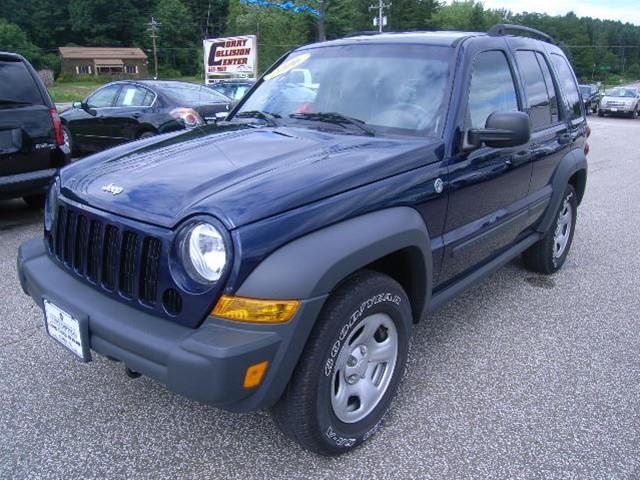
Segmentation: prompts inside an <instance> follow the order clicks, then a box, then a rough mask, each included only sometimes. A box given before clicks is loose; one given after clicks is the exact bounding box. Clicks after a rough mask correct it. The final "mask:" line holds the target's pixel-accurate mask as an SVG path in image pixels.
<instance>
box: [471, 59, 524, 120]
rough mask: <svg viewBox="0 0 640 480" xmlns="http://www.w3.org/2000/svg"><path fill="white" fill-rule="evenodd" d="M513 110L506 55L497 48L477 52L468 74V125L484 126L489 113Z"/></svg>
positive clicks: (513, 91) (515, 100) (514, 100)
mask: <svg viewBox="0 0 640 480" xmlns="http://www.w3.org/2000/svg"><path fill="white" fill-rule="evenodd" d="M517 110H518V97H517V94H516V86H515V84H514V82H513V75H512V73H511V68H509V63H508V62H507V57H506V56H505V54H504V53H503V52H501V51H499V50H492V51H489V52H482V53H479V54H478V56H477V57H476V59H475V62H474V65H473V73H472V74H471V85H470V87H469V107H468V110H467V122H468V123H470V125H471V128H484V127H485V124H486V123H487V118H488V117H489V115H491V114H492V113H494V112H511V111H517Z"/></svg>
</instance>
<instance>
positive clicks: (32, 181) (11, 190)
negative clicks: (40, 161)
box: [0, 168, 58, 198]
mask: <svg viewBox="0 0 640 480" xmlns="http://www.w3.org/2000/svg"><path fill="white" fill-rule="evenodd" d="M57 172H58V170H57V169H56V168H49V169H46V170H38V171H35V172H28V173H18V174H15V175H5V176H0V198H12V197H22V196H27V195H33V194H37V193H40V192H43V191H44V190H45V188H46V187H47V186H48V185H49V183H50V182H51V179H52V178H53V177H54V176H55V175H56V173H57Z"/></svg>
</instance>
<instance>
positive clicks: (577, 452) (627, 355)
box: [0, 116, 640, 480]
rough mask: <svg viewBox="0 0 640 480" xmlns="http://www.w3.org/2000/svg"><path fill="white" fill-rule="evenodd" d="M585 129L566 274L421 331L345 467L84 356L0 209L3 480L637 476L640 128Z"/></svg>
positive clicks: (504, 274)
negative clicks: (40, 300) (29, 292)
mask: <svg viewBox="0 0 640 480" xmlns="http://www.w3.org/2000/svg"><path fill="white" fill-rule="evenodd" d="M590 122H591V125H592V128H593V135H592V138H591V141H590V143H591V155H590V172H589V174H590V176H589V181H588V190H587V194H586V197H585V199H584V202H583V204H582V205H581V207H580V210H579V215H578V224H577V233H576V238H575V241H574V245H573V249H572V251H571V254H570V256H569V258H568V260H567V263H566V265H565V268H564V269H563V270H562V271H561V272H560V273H558V274H556V275H554V276H553V277H542V276H538V275H535V274H531V273H528V272H527V271H525V270H524V269H523V268H522V265H521V263H520V262H519V261H515V262H512V263H511V264H510V265H508V266H507V267H505V268H503V269H502V270H501V271H499V272H498V273H496V274H494V275H493V276H492V277H490V278H489V279H487V280H486V281H485V282H484V283H483V284H482V285H480V286H478V287H476V288H474V289H473V290H470V291H468V292H467V293H466V294H464V295H463V296H462V297H460V298H458V299H457V300H456V301H454V302H453V303H451V304H449V305H448V306H446V307H445V308H443V309H442V310H440V311H439V312H437V313H436V314H435V315H433V316H432V317H431V318H430V319H429V320H428V321H427V322H425V323H422V324H420V325H418V326H417V327H416V328H415V331H414V341H413V347H412V351H411V355H410V361H409V368H408V372H407V375H406V378H405V380H404V382H403V384H402V385H401V388H400V392H399V396H398V398H397V400H396V401H395V403H394V405H393V408H392V412H391V415H390V416H389V418H388V420H387V424H386V427H385V428H384V429H383V430H382V431H381V432H380V433H379V434H378V435H377V436H375V437H374V438H373V439H372V441H370V442H369V443H367V444H366V445H365V446H363V447H362V448H360V449H358V450H357V451H355V452H353V453H351V454H348V455H345V456H342V457H340V458H335V459H325V458H320V457H317V456H314V455H312V454H309V453H307V452H304V451H302V450H300V449H299V448H298V447H297V445H295V444H294V443H292V442H290V441H288V440H287V439H286V438H284V437H283V436H282V435H281V434H280V432H279V431H278V430H277V429H276V427H275V426H274V425H273V424H272V422H271V421H270V418H269V416H268V414H267V413H265V412H259V413H255V414H250V415H235V414H230V413H226V412H223V411H220V410H216V409H214V408H211V407H208V406H204V405H200V404H198V403H195V402H192V401H190V400H187V399H185V398H182V397H180V396H178V395H175V394H173V393H171V392H169V391H167V390H166V389H165V388H164V387H163V386H162V385H159V384H157V383H155V382H154V381H151V380H149V379H147V378H140V379H138V380H131V379H129V378H128V377H126V376H125V374H124V368H123V366H122V365H121V364H116V363H112V362H109V361H107V360H104V359H101V358H98V359H97V360H96V361H94V362H92V363H89V364H80V363H78V362H76V361H74V359H73V358H72V357H71V354H69V353H67V352H66V351H65V350H64V349H63V348H61V347H59V346H58V345H56V344H55V343H54V342H53V341H52V340H50V339H49V338H48V337H47V335H46V333H45V331H44V329H43V322H42V315H41V313H40V311H39V310H38V309H37V308H36V307H35V306H34V305H33V302H32V301H31V300H30V299H29V298H27V297H26V296H24V295H23V294H22V292H21V290H20V287H19V285H18V280H17V278H16V273H15V257H16V252H17V248H18V245H19V244H20V242H22V241H24V240H27V239H28V238H30V237H32V236H34V235H36V234H38V233H39V232H40V230H41V226H40V223H41V217H40V214H39V212H36V211H33V210H29V209H28V208H26V207H25V206H24V205H23V204H22V202H21V201H17V200H16V201H10V202H0V291H2V293H3V295H2V301H1V302H0V322H1V323H0V326H1V327H2V328H1V329H0V398H1V399H2V408H1V409H0V478H65V479H70V478H86V479H88V478H154V479H159V478H197V479H202V478H221V479H222V478H224V479H233V478H239V479H240V478H242V479H246V478H264V479H269V480H274V479H278V478H287V479H294V478H314V479H322V478H338V477H339V478H342V479H350V478H354V479H363V478H389V479H391V478H393V479H397V478H421V479H429V478H433V479H466V478H474V479H476V478H505V479H519V478H527V479H531V478H541V479H574V478H575V479H616V480H618V479H637V478H640V403H639V399H640V359H639V357H638V352H640V328H639V326H640V325H639V320H638V318H640V316H639V313H640V301H639V299H638V297H639V292H640V287H639V283H638V272H640V256H638V247H637V244H638V242H637V241H638V238H640V227H639V220H640V187H639V185H640V155H639V153H638V152H639V151H640V144H639V143H638V142H637V139H638V136H639V134H640V120H636V121H634V120H626V119H614V118H605V119H600V118H597V117H593V116H592V117H590Z"/></svg>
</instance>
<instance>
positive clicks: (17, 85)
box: [0, 60, 43, 108]
mask: <svg viewBox="0 0 640 480" xmlns="http://www.w3.org/2000/svg"><path fill="white" fill-rule="evenodd" d="M11 104H25V105H42V104H43V101H42V95H41V94H40V90H39V89H38V86H37V85H36V82H35V81H34V80H33V77H32V76H31V73H29V70H27V67H26V66H25V64H24V63H22V62H20V61H17V62H16V61H6V60H0V108H1V107H6V106H10V105H11Z"/></svg>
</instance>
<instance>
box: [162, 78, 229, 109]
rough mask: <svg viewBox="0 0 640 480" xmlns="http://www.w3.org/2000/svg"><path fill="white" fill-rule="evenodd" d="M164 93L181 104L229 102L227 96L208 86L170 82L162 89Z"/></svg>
mask: <svg viewBox="0 0 640 480" xmlns="http://www.w3.org/2000/svg"><path fill="white" fill-rule="evenodd" d="M162 91H163V92H164V94H165V95H166V96H168V97H170V98H171V99H172V100H173V101H175V102H176V103H179V104H180V105H183V106H193V105H205V104H208V103H224V102H229V101H230V100H229V98H227V97H225V96H224V95H222V94H221V93H218V92H216V91H214V90H211V89H210V88H207V87H203V86H200V85H190V84H188V83H187V84H179V83H178V84H172V85H171V86H170V87H168V88H164V89H163V90H162Z"/></svg>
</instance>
